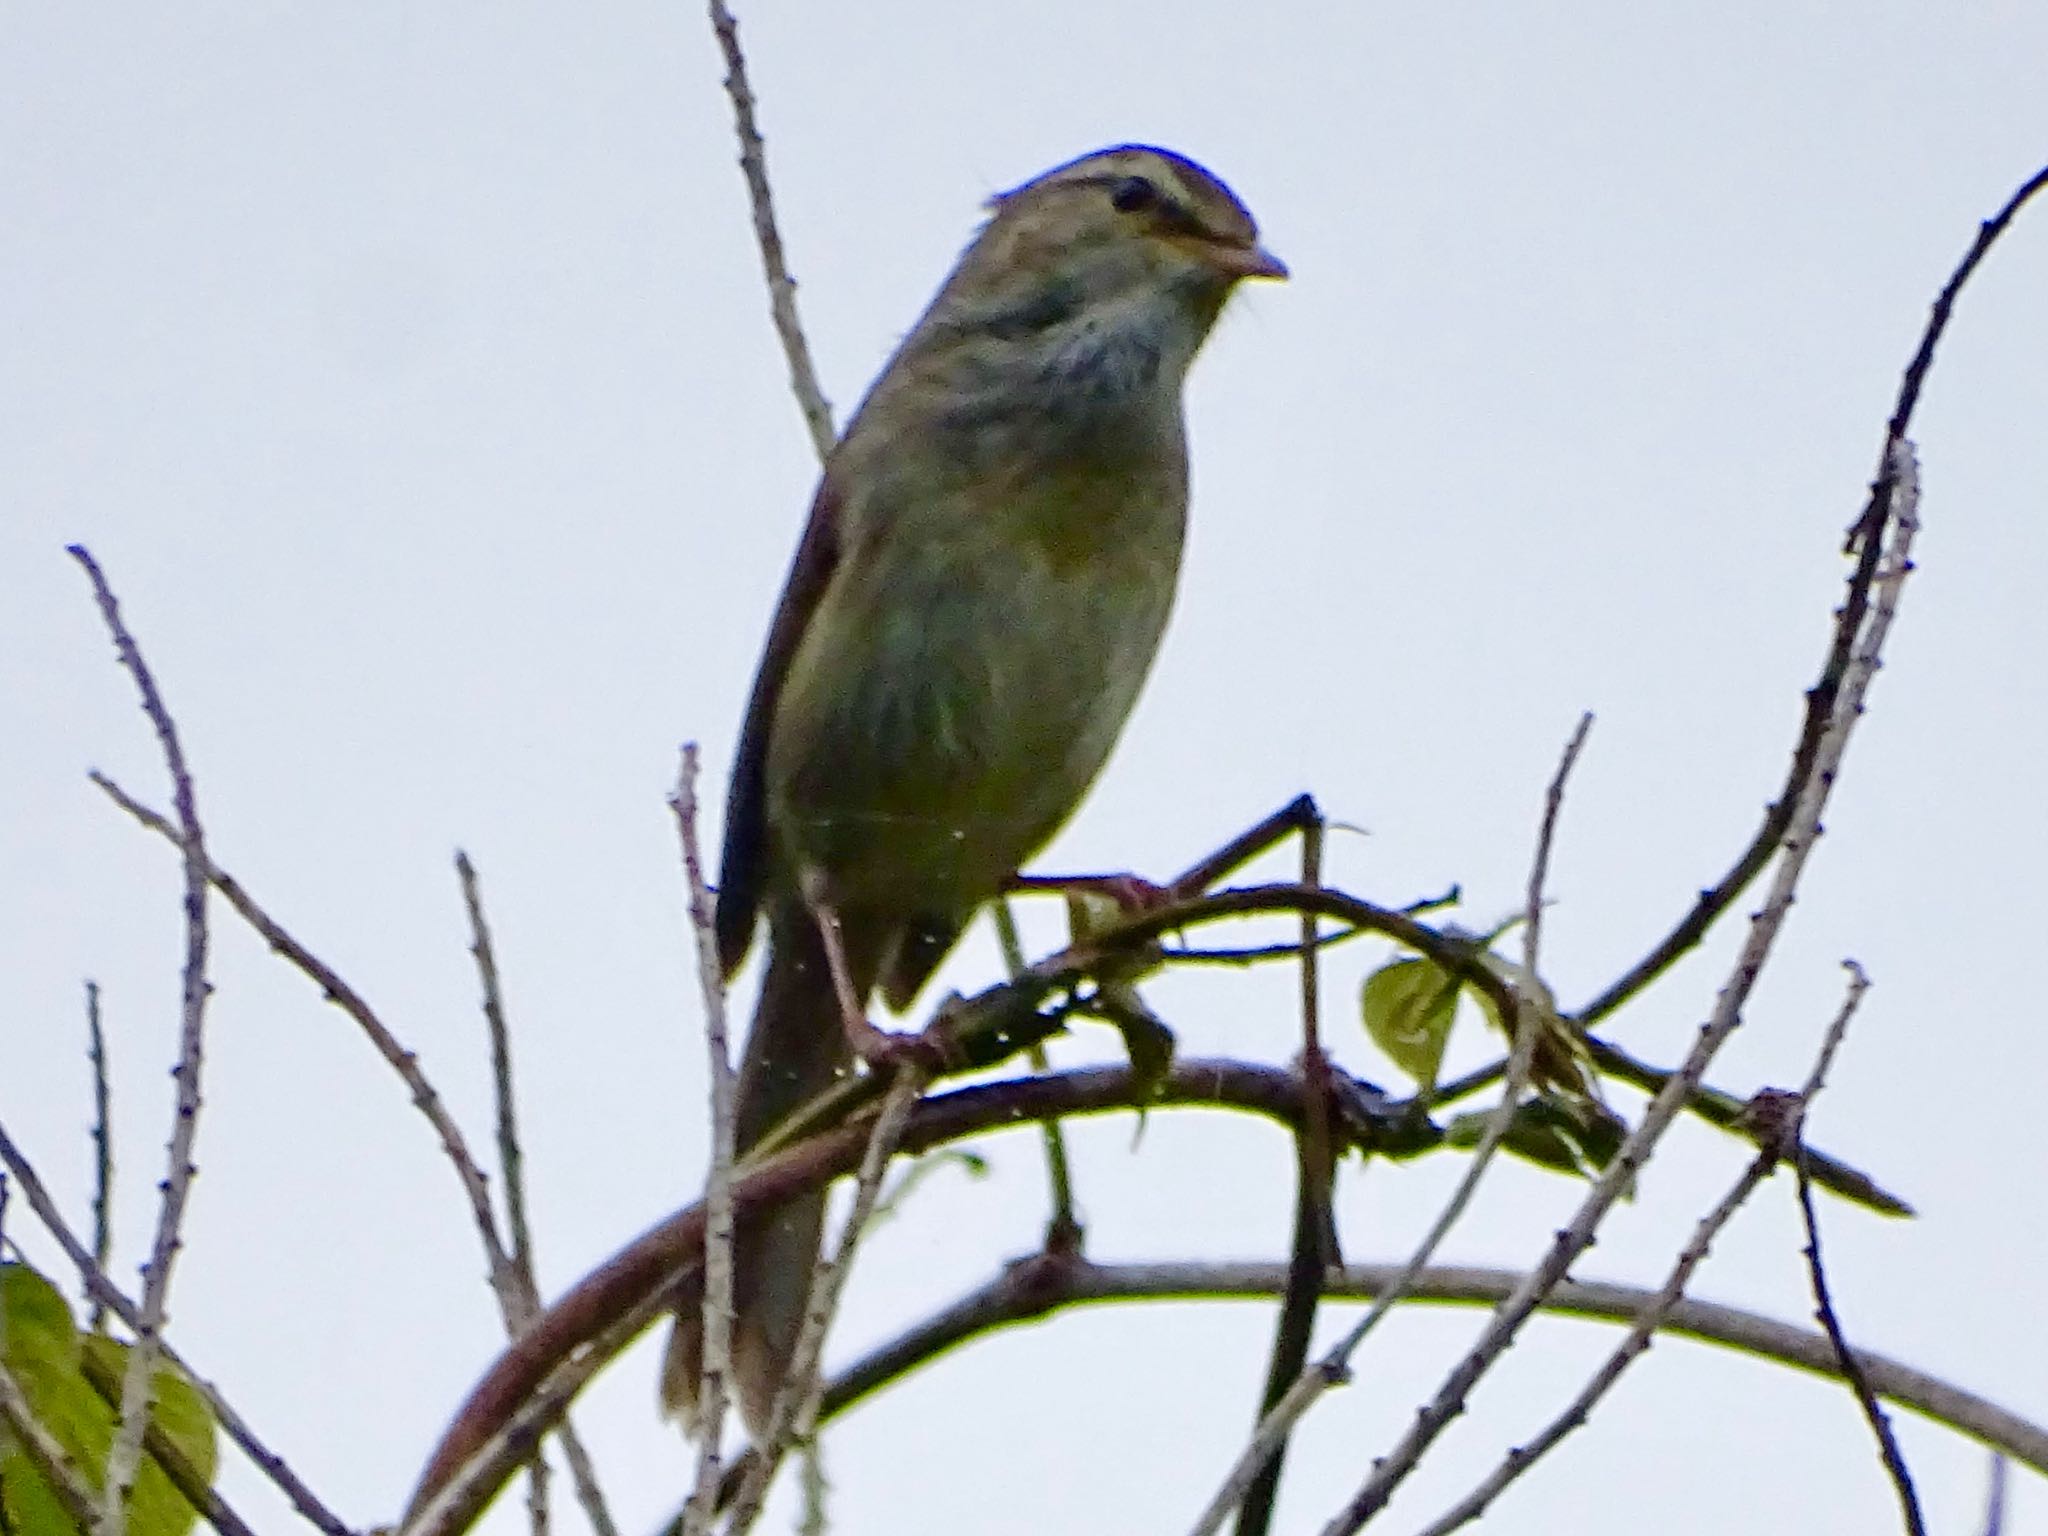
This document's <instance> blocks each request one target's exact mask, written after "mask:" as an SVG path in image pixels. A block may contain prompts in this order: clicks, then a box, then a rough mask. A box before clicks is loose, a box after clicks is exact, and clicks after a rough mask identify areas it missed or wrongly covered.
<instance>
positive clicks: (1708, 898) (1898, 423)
mask: <svg viewBox="0 0 2048 1536" xmlns="http://www.w3.org/2000/svg"><path fill="white" fill-rule="evenodd" d="M2044 187H2048V167H2044V168H2043V169H2042V170H2040V171H2037V172H2036V173H2035V174H2034V175H2033V176H2032V177H2030V178H2029V179H2028V180H2027V181H2026V182H2024V183H2023V184H2022V185H2021V186H2020V188H2019V190H2018V191H2016V192H2014V193H2013V195H2012V196H2011V197H2009V198H2007V199H2006V202H2005V206H2004V207H2002V208H2000V209H1999V210H1998V212H1997V213H1995V214H1993V215H1992V216H1991V217H1990V218H1989V219H1986V220H1985V221H1984V223H1983V224H1982V225H1981V226H1980V227H1979V228H1978V231H1977V237H1976V239H1975V240H1974V241H1972V242H1971V245H1970V249H1969V250H1968V251H1967V252H1965V253H1964V255H1963V259H1962V260H1961V261H1960V262H1959V263H1957V265H1956V268H1955V270H1954V271H1953V272H1952V273H1950V274H1949V279H1948V281H1947V283H1945V284H1944V285H1943V286H1942V290H1941V293H1940V294H1939V296H1937V297H1936V299H1935V301H1934V305H1933V308H1932V309H1931V310H1930V311H1929V313H1928V317H1927V325H1926V327H1925V328H1924V329H1923V330H1922V332H1921V334H1920V344H1919V346H1918V347H1917V348H1916V349H1915V350H1914V353H1913V358H1912V361H1911V362H1909V363H1908V364H1907V365H1906V371H1905V374H1904V375H1903V377H1902V379H1901V381H1900V385H1899V393H1898V398H1897V400H1896V402H1895V403H1894V405H1893V407H1892V414H1891V417H1890V419H1889V420H1887V421H1886V423H1885V429H1884V442H1883V444H1882V446H1881V447H1880V448H1879V450H1878V472H1877V477H1876V479H1874V480H1873V481H1872V482H1871V487H1870V496H1869V499H1868V500H1867V501H1866V502H1865V503H1864V507H1863V510H1862V512H1861V513H1860V514H1859V515H1858V517H1857V519H1856V522H1855V524H1854V525H1853V527H1852V529H1851V533H1850V538H1849V544H1848V549H1849V552H1851V553H1853V554H1855V555H1856V557H1857V566H1856V572H1855V575H1854V576H1853V577H1851V579H1850V583H1849V592H1848V596H1847V598H1846V599H1845V600H1844V601H1843V604H1842V607H1841V609H1840V611H1839V614H1838V622H1837V624H1836V626H1835V630H1834V632H1833V634H1832V635H1831V636H1830V637H1829V641H1828V655H1827V660H1826V661H1825V662H1824V663H1823V664H1822V667H1821V674H1820V679H1819V681H1818V682H1816V683H1815V684H1814V686H1813V687H1812V688H1810V689H1808V690H1807V694H1806V716H1805V720H1804V722H1803V724H1802V725H1801V727H1800V733H1799V741H1798V744H1797V745H1796V746H1795V747H1794V748H1793V751H1792V766H1791V768H1790V769H1789V770H1787V772H1786V775H1785V785H1784V788H1783V789H1782V790H1781V791H1780V792H1779V794H1778V798H1777V799H1776V800H1774V801H1772V802H1771V804H1770V806H1769V807H1768V808H1767V809H1766V811H1765V813H1764V819H1763V824H1762V825H1761V826H1760V827H1758V828H1757V832H1756V836H1755V837H1753V838H1751V839H1750V842H1749V846H1748V847H1746V848H1744V849H1743V851H1742V852H1741V853H1740V854H1739V855H1737V856H1736V859H1735V862H1734V864H1733V865H1732V866H1730V868H1729V870H1728V872H1727V873H1726V874H1725V875H1723V876H1722V877H1721V879H1720V880H1719V881H1718V882H1717V883H1716V884H1715V885H1713V886H1712V887H1711V888H1710V889H1708V890H1706V891H1703V892H1701V893H1700V896H1699V898H1698V899H1697V900H1696V901H1695V902H1694V903H1693V905H1692V907H1691V908H1690V909H1689V910H1688V911H1687V912H1686V914H1685V916H1684V917H1682V918H1680V919H1679V920H1678V923H1677V924H1676V926H1674V927H1673V928H1672V929H1671V931H1670V932H1669V933H1667V934H1666V935H1665V936H1664V937H1663V938H1662V939H1661V940H1659V941H1658V942H1657V944H1656V945H1655V946H1653V947H1652V948H1651V949H1650V951H1649V952H1648V953H1647V954H1645V955H1644V956H1643V958H1642V959H1641V960H1639V961H1637V962H1636V964H1635V965H1633V966H1631V967H1630V968H1629V971H1628V973H1627V974H1626V975H1624V976H1622V977H1620V978H1619V979H1617V980H1616V981H1615V982H1614V983H1613V984H1612V985H1611V986H1609V987H1608V988H1607V989H1606V990H1605V991H1604V992H1602V993H1601V994H1600V995H1599V996H1598V997H1597V998H1595V999H1594V1000H1593V1001H1592V1002H1590V1003H1588V1004H1587V1005H1586V1006H1585V1007H1584V1008H1583V1009H1581V1010H1580V1011H1579V1013H1578V1014H1577V1018H1578V1020H1579V1022H1580V1023H1581V1024H1582V1025H1583V1026H1585V1027H1588V1028H1590V1027H1591V1026H1592V1025H1594V1024H1596V1023H1598V1022H1599V1021H1600V1020H1601V1019H1603V1018H1605V1017H1606V1016H1607V1015H1608V1014H1610V1013H1612V1012H1613V1011H1614V1010H1615V1009H1617V1008H1619V1007H1620V1006H1621V1005H1622V1004H1623V1003H1625V1002H1627V1001H1628V1000H1629V999H1630V998H1631V997H1634V996H1635V995H1636V994H1637V993H1639V992H1641V991H1642V990H1643V988H1645V987H1646V986H1648V985H1649V984H1650V983H1651V982H1653V981H1655V980H1656V979H1657V978H1658V977H1659V976H1661V975H1662V974H1663V973H1664V972H1665V971H1667V970H1669V969H1670V968H1671V966H1673V965H1674V964H1676V963H1677V962H1678V960H1679V959H1680V957H1682V956H1683V955H1685V954H1686V953H1688V952H1689V951H1690V950H1692V949H1693V948H1694V947H1695V946H1696V945H1698V944H1699V942H1700V941H1701V940H1702V939H1704V938H1705V937H1706V934H1707V930H1708V929H1710V928H1711V927H1713V925H1714V923H1715V922H1716V921H1717V920H1718V919H1719V918H1720V916H1721V914H1722V913H1724V912H1726V911H1727V910H1728V909H1729V908H1730V907H1731V906H1733V905H1734V903H1735V902H1736V901H1737V900H1738V899H1740V897H1741V895H1742V893H1743V892H1744V891H1745V890H1747V889H1748V888H1749V886H1750V884H1751V883H1752V882H1753V881H1755V879H1756V878H1757V876H1758V875H1760V874H1762V873H1763V869H1764V866H1765V865H1766V864H1767V863H1769V862H1770V859H1771V855H1772V853H1773V852H1774V851H1775V850H1776V849H1777V847H1778V845H1779V843H1780V842H1781V841H1782V840H1783V839H1784V836H1785V833H1786V830H1787V828H1789V827H1790V826H1791V824H1792V814H1793V810H1794V808H1795V805H1796V802H1797V800H1798V798H1799V792H1800V788H1801V786H1802V785H1804V784H1805V783H1807V782H1808V781H1809V779H1810V777H1811V775H1812V773H1813V771H1814V759H1815V755H1816V754H1817V753H1818V751H1819V749H1820V740H1821V736H1822V734H1823V733H1824V732H1825V730H1826V729H1827V724H1828V720H1829V718H1830V717H1831V716H1832V715H1833V713H1834V711H1835V704H1836V700H1837V695H1838V692H1839V689H1840V686H1841V681H1842V675H1843V672H1844V671H1845V670H1846V668H1847V667H1848V665H1849V649H1850V647H1851V646H1852V645H1853V644H1854V642H1855V637H1856V636H1857V634H1858V633H1860V632H1861V630H1862V627H1863V604H1864V600H1865V597H1866V595H1867V594H1868V592H1869V590H1870V585H1871V582H1872V581H1873V579H1874V578H1875V576H1876V571H1877V555H1878V545H1879V544H1880V543H1881V542H1882V541H1881V539H1880V537H1879V535H1880V534H1881V532H1882V529H1883V522H1884V519H1885V517H1886V515H1887V512H1888V504H1889V502H1890V499H1891V477H1892V463H1893V460H1894V458H1895V456H1896V454H1897V451H1898V448H1899V446H1900V445H1901V444H1903V443H1904V442H1905V441H1906V434H1907V433H1908V432H1909V431H1910V430H1911V429H1912V425H1913V413H1914V410H1915V409H1916V408H1917V407H1918V405H1919V403H1920V391H1921V388H1922V387H1923V386H1924V385H1925V383H1926V381H1927V376H1928V373H1929V372H1930V371H1931V370H1932V368H1933V366H1934V351H1935V348H1936V347H1937V346H1938V345H1939V344H1940V341H1941V338H1942V335H1943V333H1944V332H1946V331H1947V329H1948V323H1949V319H1950V317H1951V315H1952V314H1953V313H1954V311H1955V304H1956V300H1957V298H1958V297H1960V296H1961V294H1962V291H1963V286H1964V284H1966V283H1967V282H1968V281H1969V280H1970V278H1971V276H1972V275H1973V274H1974V273H1975V272H1976V270H1977V267H1978V264H1979V263H1981V262H1982V261H1983V260H1984V258H1985V256H1987V255H1988V254H1989V253H1990V251H1991V247H1992V246H1993V245H1994V244H1996V243H1997V241H1998V238H1999V236H2001V235H2003V234H2004V233H2005V231H2006V230H2007V228H2008V227H2010V225H2011V224H2012V222H2013V220H2014V219H2016V218H2017V217H2019V214H2020V211H2021V210H2022V209H2023V208H2025V207H2026V205H2027V204H2028V203H2029V202H2030V201H2031V200H2032V199H2033V198H2034V197H2035V196H2036V195H2037V194H2038V193H2039V192H2040V191H2041V190H2042V189H2043V188H2044Z"/></svg>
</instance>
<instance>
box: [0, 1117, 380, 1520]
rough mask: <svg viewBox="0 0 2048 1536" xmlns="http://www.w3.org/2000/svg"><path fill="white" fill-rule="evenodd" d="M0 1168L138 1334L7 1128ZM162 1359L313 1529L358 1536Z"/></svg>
mask: <svg viewBox="0 0 2048 1536" xmlns="http://www.w3.org/2000/svg"><path fill="white" fill-rule="evenodd" d="M0 1165H4V1166H5V1168H6V1169H7V1172H8V1173H9V1174H10V1175H12V1177H13V1179H14V1182H15V1183H17V1184H19V1185H20V1186H21V1192H22V1194H23V1196H24V1197H26V1199H27V1200H28V1204H29V1209H30V1210H32V1211H34V1212H35V1214H36V1219H37V1220H38V1221H40V1222H41V1223H42V1224H43V1226H44V1228H45V1229H46V1230H47V1231H48V1232H49V1234H50V1236H51V1237H52V1238H53V1239H54V1240H55V1241H56V1244H57V1246H58V1247H59V1248H61V1249H63V1250H64V1256H65V1257H66V1258H68V1259H69V1260H70V1261H71V1262H72V1264H73V1265H74V1266H75V1267H76V1268H77V1270H78V1273H79V1277H80V1279H81V1280H82V1281H83V1282H84V1284H85V1287H86V1290H87V1291H88V1292H89V1293H90V1294H91V1296H92V1298H93V1299H94V1300H95V1301H97V1302H102V1303H104V1304H105V1305H106V1308H107V1310H108V1311H110V1312H112V1313H113V1314H114V1316H115V1317H117V1318H119V1319H120V1320H121V1321H122V1322H123V1323H125V1324H127V1326H128V1327H129V1328H130V1329H134V1328H135V1327H136V1325H137V1318H138V1316H139V1314H138V1312H137V1311H136V1307H135V1303H133V1302H132V1301H130V1300H129V1299H128V1297H127V1296H126V1295H125V1294H123V1292H122V1290H121V1288H120V1287H119V1286H117V1285H116V1284H114V1282H113V1281H112V1280H111V1279H110V1278H109V1277H108V1275H107V1273H106V1271H105V1270H103V1269H101V1268H100V1267H99V1265H98V1264H96V1263H94V1262H93V1256H92V1254H91V1253H90V1252H88V1251H87V1249H86V1246H85V1244H84V1243H82V1242H80V1241H79V1240H78V1235H77V1234H76V1233H74V1232H73V1231H72V1230H71V1226H70V1223H68V1222H67V1221H65V1219H64V1213H63V1212H62V1211H61V1210H59V1209H58V1207H57V1202H56V1201H55V1200H54V1199H52V1198H51V1195H50V1191H49V1189H48V1187H47V1186H46V1185H45V1184H44V1183H43V1181H42V1177H41V1176H40V1175H39V1174H38V1173H37V1172H36V1170H35V1165H34V1164H32V1163H31V1162H29V1160H28V1157H27V1155H26V1154H25V1153H24V1152H23V1151H22V1150H21V1148H20V1147H19V1146H17V1145H16V1144H15V1141H14V1139H13V1137H11V1136H9V1135H8V1134H7V1128H6V1126H4V1125H0ZM163 1357H164V1359H165V1360H167V1361H169V1362H170V1363H171V1364H172V1365H175V1366H176V1367H177V1368H178V1369H179V1371H181V1372H182V1373H183V1374H184V1377H185V1379H186V1380H187V1381H188V1382H190V1383H191V1384H192V1386H193V1388H194V1390H196V1391H197V1392H198V1393H199V1395H200V1396H201V1397H203V1398H205V1399H206V1406H207V1409H208V1411H210V1412H211V1413H212V1415H213V1419H214V1422H215V1423H217V1424H218V1425H220V1427H221V1429H222V1430H223V1431H224V1432H225V1433H226V1434H227V1437H228V1438H229V1439H230V1440H232V1441H234V1443H235V1444H236V1445H237V1446H239V1447H240V1448H241V1450H242V1453H243V1454H244V1455H246V1456H247V1457H248V1458H249V1460H250V1461H251V1462H252V1463H254V1464H255V1466H256V1469H257V1470H258V1471H259V1472H261V1473H262V1474H263V1475H264V1476H265V1477H267V1478H269V1479H270V1481H271V1482H272V1483H273V1484H275V1485H276V1486H277V1488H278V1490H279V1491H280V1492H282V1493H283V1494H284V1496H285V1497H286V1499H288V1500H289V1501H290V1502H291V1505H292V1507H293V1508H294V1509H296V1510H297V1511H298V1512H299V1513H300V1514H301V1515H303V1516H304V1517H305V1518H306V1520H307V1521H308V1522H309V1523H310V1524H312V1525H314V1526H316V1527H317V1528H318V1529H319V1530H321V1531H322V1532H324V1533H325V1536H355V1533H354V1532H353V1531H352V1530H351V1529H350V1527H349V1524H348V1522H347V1521H345V1520H343V1519H342V1518H341V1517H340V1516H339V1515H337V1514H335V1513H334V1511H333V1510H331V1509H329V1508H328V1507H327V1506H326V1505H325V1504H324V1503H322V1502H321V1500H320V1497H319V1496H318V1495H317V1494H315V1493H314V1492H313V1490H312V1489H311V1488H309V1487H307V1486H306V1484H305V1483H304V1482H303V1481H302V1480H301V1479H300V1478H299V1475H298V1474H297V1473H295V1472H294V1471H292V1469H291V1467H290V1466H289V1465H288V1464H287V1463H286V1462H285V1459H284V1458H283V1457H282V1456H280V1455H278V1454H277V1452H275V1451H273V1450H272V1449H271V1448H270V1447H269V1446H268V1445H266V1444H264V1443H263V1441H262V1440H261V1439H260V1438H258V1436H257V1434H256V1432H255V1430H253V1429H252V1428H250V1426H249V1421H248V1420H247V1419H245V1418H243V1417H242V1415H241V1414H240V1413H238V1412H237V1411H236V1410H235V1407H234V1405H233V1404H232V1403H230V1402H229V1401H228V1400H227V1399H226V1398H225V1397H223V1396H222V1395H221V1392H220V1388H218V1387H216V1386H215V1385H214V1384H213V1383H212V1382H210V1381H208V1380H207V1379H206V1378H205V1377H204V1376H202V1375H200V1373H199V1372H198V1371H197V1370H195V1369H194V1368H193V1366H192V1365H191V1363H190V1362H189V1361H187V1360H185V1359H184V1358H183V1357H182V1356H180V1355H179V1354H178V1352H177V1351H176V1350H174V1349H172V1348H171V1347H170V1345H169V1344H165V1346H164V1354H163Z"/></svg>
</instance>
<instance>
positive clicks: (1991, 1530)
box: [1979, 1451, 2012, 1536]
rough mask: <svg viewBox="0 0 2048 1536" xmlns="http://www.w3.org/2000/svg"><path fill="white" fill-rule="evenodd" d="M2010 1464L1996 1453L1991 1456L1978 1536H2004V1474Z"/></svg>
mask: <svg viewBox="0 0 2048 1536" xmlns="http://www.w3.org/2000/svg"><path fill="white" fill-rule="evenodd" d="M2011 1465H2012V1464H2011V1463H2010V1462H2009V1461H2007V1460H2006V1459H2005V1457H2003V1456H2001V1455H1999V1454H1998V1453H1997V1452H1996V1451H1994V1452H1992V1454H1991V1475H1990V1477H1989V1478H1987V1479H1986V1480H1985V1481H1986V1484H1987V1486H1986V1487H1985V1490H1984V1526H1983V1529H1982V1531H1981V1532H1980V1533H1979V1536H2004V1533H2005V1484H2006V1473H2007V1470H2008V1468H2010V1466H2011Z"/></svg>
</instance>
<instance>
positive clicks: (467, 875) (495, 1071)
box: [455, 848, 618, 1536]
mask: <svg viewBox="0 0 2048 1536" xmlns="http://www.w3.org/2000/svg"><path fill="white" fill-rule="evenodd" d="M455 873H456V878H457V879H458V880H459V881H460V882H461V885H462V904H463V907H464V909H465V910H466V911H467V912H468V914H469V933H470V945H469V952H470V954H472V955H473V956H475V957H476V968H477V979H478V982H479V984H480V985H481V986H482V988H483V1009H484V1024H485V1027H486V1028H487V1029H488V1030H489V1032H490V1037H491V1081H492V1083H493V1085H494V1087H495V1100H496V1111H497V1137H498V1163H499V1168H500V1171H501V1172H502V1173H503V1174H504V1180H505V1226H506V1231H507V1233H508V1234H509V1236H510V1239H511V1252H510V1253H509V1255H508V1257H509V1259H510V1261H511V1262H510V1266H509V1268H508V1269H506V1270H504V1271H498V1270H493V1271H492V1289H493V1290H494V1291H495V1292H496V1293H497V1296H498V1305H499V1308H500V1310H501V1311H502V1312H503V1314H504V1318H505V1326H506V1329H507V1331H508V1332H510V1333H512V1334H513V1335H514V1336H516V1335H517V1333H518V1331H519V1330H520V1329H521V1328H524V1327H526V1326H527V1325H528V1324H529V1323H530V1322H531V1321H532V1320H533V1318H534V1317H535V1316H536V1315H537V1314H538V1313H539V1312H540V1282H539V1281H538V1280H537V1279H536V1278H535V1270H534V1256H533V1230H532V1227H531V1225H530V1224H529V1223H528V1221H527V1217H526V1161H525V1156H524V1154H523V1153H522V1152H521V1150H520V1145H519V1119H518V1108H517V1099H516V1096H515V1095H514V1093H513V1091H512V1034H511V1031H510V1029H509V1028H508V1027H507V1026H506V1023H505V997H504V989H503V987H502V985H501V984H500V982H499V979H498V957H497V951H496V950H495V948H494V947H493V946H492V944H491V930H490V925H489V923H487V922H486V921H485V919H484V902H483V892H482V889H481V888H480V885H479V882H478V880H477V873H476V866H475V865H474V864H472V863H471V862H470V859H469V855H468V854H467V853H465V852H463V851H462V850H461V849H459V848H458V849H457V850H456V852H455ZM493 1230H495V1227H494V1228H493ZM487 1257H488V1255H487ZM501 1280H504V1281H506V1282H507V1284H505V1285H503V1286H501V1285H500V1284H499V1282H500V1281H501ZM511 1282H516V1283H511ZM558 1438H559V1439H560V1441H561V1444H562V1457H563V1459H564V1460H565V1461H567V1462H568V1463H569V1481H570V1483H571V1485H572V1486H573V1487H574V1488H575V1490H576V1500H577V1502H578V1503H579V1504H581V1505H582V1506H583V1512H584V1515H585V1517H586V1518H587V1519H588V1520H589V1521H590V1526H591V1529H592V1530H593V1531H594V1532H596V1533H597V1536H617V1533H618V1526H617V1524H616V1523H615V1522H614V1521H613V1519H612V1516H611V1510H610V1508H609V1507H608V1506H607V1505H606V1503H605V1497H604V1489H603V1487H602V1486H601V1485H600V1484H599V1482H598V1480H597V1465H596V1463H595V1462H594V1461H593V1460H592V1459H591V1455H590V1451H589V1450H588V1448H586V1447H585V1445H584V1444H583V1437H582V1436H581V1435H579V1434H577V1433H576V1426H575V1425H574V1424H571V1423H570V1422H569V1421H568V1420H567V1419H566V1418H565V1419H564V1420H563V1421H562V1425H561V1429H560V1432H559V1434H558ZM527 1512H528V1518H529V1523H530V1526H531V1528H532V1530H533V1532H534V1536H546V1532H547V1529H548V1525H549V1518H548V1464H547V1460H546V1457H545V1456H544V1455H543V1454H542V1453H541V1452H539V1451H536V1452H535V1453H534V1458H533V1461H532V1463H531V1464H530V1465H529V1466H528V1467H527Z"/></svg>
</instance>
